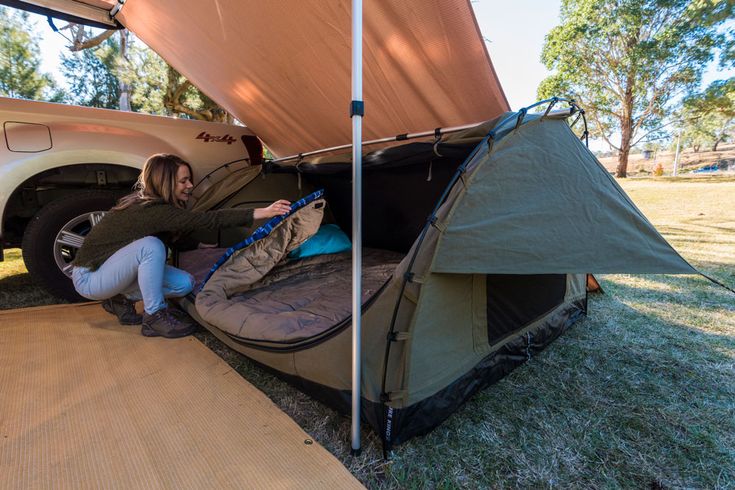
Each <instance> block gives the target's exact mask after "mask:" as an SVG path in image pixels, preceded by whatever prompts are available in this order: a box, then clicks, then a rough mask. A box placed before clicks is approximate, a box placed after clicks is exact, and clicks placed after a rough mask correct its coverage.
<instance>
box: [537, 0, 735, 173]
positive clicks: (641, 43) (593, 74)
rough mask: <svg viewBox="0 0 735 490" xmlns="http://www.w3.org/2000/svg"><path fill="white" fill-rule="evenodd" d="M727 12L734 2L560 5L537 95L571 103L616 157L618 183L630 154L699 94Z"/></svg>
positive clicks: (566, 1) (621, 0) (568, 1)
mask: <svg viewBox="0 0 735 490" xmlns="http://www.w3.org/2000/svg"><path fill="white" fill-rule="evenodd" d="M734 12H735V2H733V0H562V6H561V15H560V18H561V24H560V25H559V26H557V27H555V28H554V29H552V30H551V31H550V32H549V34H547V36H546V40H545V43H544V47H543V51H542V55H541V59H542V61H543V63H544V64H545V65H546V67H547V68H548V69H550V70H552V71H553V74H552V75H551V76H549V77H548V78H546V79H545V80H544V81H543V82H541V85H540V86H539V89H538V95H539V97H540V98H546V97H548V96H550V95H556V94H565V95H570V96H571V97H573V98H575V99H576V100H577V101H578V102H579V103H580V104H581V105H582V107H584V108H585V109H586V111H587V114H588V116H589V120H590V123H591V131H592V135H593V136H598V137H601V138H603V139H604V140H605V141H606V142H607V143H608V144H609V145H610V146H611V147H613V148H615V149H616V150H617V152H618V165H617V176H618V177H625V176H626V175H627V167H628V155H629V153H630V149H631V147H632V146H634V145H635V144H636V143H638V142H639V141H640V140H642V139H643V138H645V137H646V136H647V134H648V133H649V132H650V131H654V130H656V128H659V127H660V126H661V122H662V119H663V118H664V117H665V116H666V115H668V113H669V112H670V111H671V110H672V105H673V103H674V102H675V101H676V100H677V98H678V97H680V96H682V95H684V94H686V93H689V92H691V91H693V90H695V89H696V88H697V87H698V86H699V83H700V80H701V76H702V72H703V70H704V69H705V67H706V65H707V63H708V62H710V61H711V60H712V59H713V57H714V55H715V52H716V51H717V50H718V48H721V47H723V46H725V43H726V42H727V34H726V33H723V32H720V31H719V30H718V27H719V26H721V25H722V24H723V23H724V22H725V21H727V20H728V19H732V18H733V13H734ZM613 134H619V135H620V138H619V141H617V140H616V141H613V140H612V135H613Z"/></svg>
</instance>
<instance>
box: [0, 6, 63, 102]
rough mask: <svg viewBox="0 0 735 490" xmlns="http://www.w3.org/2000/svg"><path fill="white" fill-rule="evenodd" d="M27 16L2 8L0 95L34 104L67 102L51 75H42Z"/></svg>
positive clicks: (0, 12)
mask: <svg viewBox="0 0 735 490" xmlns="http://www.w3.org/2000/svg"><path fill="white" fill-rule="evenodd" d="M31 30H32V28H31V26H30V22H29V20H28V14H27V13H20V12H11V11H10V10H9V9H7V8H5V7H0V95H4V96H7V97H18V98H23V99H32V100H51V101H54V102H58V101H60V100H62V99H63V97H64V96H63V93H61V92H60V91H59V90H58V89H57V88H56V84H55V83H54V80H53V78H51V76H50V75H49V74H47V73H41V53H40V49H39V48H38V46H37V45H36V44H35V43H34V42H33V40H32V38H31V34H30V32H31Z"/></svg>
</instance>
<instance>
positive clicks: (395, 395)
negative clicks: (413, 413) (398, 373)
mask: <svg viewBox="0 0 735 490" xmlns="http://www.w3.org/2000/svg"><path fill="white" fill-rule="evenodd" d="M407 395H408V392H407V391H406V390H397V391H391V392H389V393H381V394H380V401H381V402H383V403H386V402H394V401H396V400H403V399H404V398H406V396H407Z"/></svg>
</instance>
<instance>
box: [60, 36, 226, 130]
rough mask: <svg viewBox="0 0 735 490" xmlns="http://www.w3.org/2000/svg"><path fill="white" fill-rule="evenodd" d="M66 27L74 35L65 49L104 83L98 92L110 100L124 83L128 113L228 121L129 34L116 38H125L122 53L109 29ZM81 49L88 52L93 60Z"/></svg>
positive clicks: (86, 86) (81, 87) (83, 84)
mask: <svg viewBox="0 0 735 490" xmlns="http://www.w3.org/2000/svg"><path fill="white" fill-rule="evenodd" d="M67 28H68V29H69V30H70V32H72V33H73V38H74V40H73V44H72V46H71V49H72V50H73V51H80V52H81V53H84V54H85V56H87V58H88V59H89V63H88V64H87V66H86V69H87V70H89V71H90V72H92V73H97V74H98V78H99V79H100V80H104V81H106V82H107V84H106V85H104V87H105V90H104V91H105V92H106V93H107V98H108V99H112V96H113V94H117V96H118V97H119V95H120V91H121V87H125V89H126V90H127V91H128V93H129V95H130V105H131V108H132V110H134V111H141V112H147V113H149V114H159V115H182V116H183V117H187V118H192V119H199V120H204V121H219V122H232V117H231V116H230V115H229V114H228V113H227V112H226V111H225V110H224V109H222V108H221V107H220V106H219V105H217V103H215V102H214V101H213V100H212V99H210V98H209V97H207V96H206V95H205V94H204V93H202V92H201V91H200V90H199V89H197V88H196V87H195V86H194V85H193V84H192V83H191V82H190V81H188V80H187V79H186V78H184V77H183V76H182V75H181V74H180V73H178V72H177V71H176V70H175V69H173V68H172V67H170V66H169V65H168V64H166V62H165V61H164V60H163V59H161V58H160V57H159V56H158V55H157V54H156V53H154V52H153V51H152V50H151V49H149V48H148V47H146V46H145V45H143V44H142V43H140V42H139V41H138V40H137V39H136V38H135V37H134V36H133V35H132V34H130V33H126V34H125V36H124V37H123V36H121V37H120V40H121V41H122V40H123V39H125V40H126V41H125V42H126V44H125V49H124V53H123V52H122V51H123V50H121V49H120V47H121V46H122V42H121V41H118V40H117V36H113V37H110V32H111V31H105V32H102V33H95V32H94V31H88V30H86V29H85V28H84V27H83V26H79V25H77V24H70V25H69V26H67ZM113 47H114V48H113ZM87 53H93V54H94V57H96V58H97V59H98V60H99V63H98V62H97V61H95V59H94V57H93V56H92V55H88V54H87ZM65 58H66V57H65ZM80 68H84V67H80ZM71 73H73V71H72V72H71ZM71 73H69V74H67V76H69V75H70V74H71ZM105 74H106V75H107V77H105V76H104V75H105ZM95 83H96V82H95V81H94V80H90V79H87V80H80V81H79V89H78V90H79V91H83V90H85V89H86V90H87V91H88V92H93V91H95V90H98V89H97V87H96V86H95V85H94V84H95ZM90 85H91V86H90ZM96 85H99V84H96ZM115 87H117V88H115ZM84 105H89V104H84ZM98 107H101V106H98Z"/></svg>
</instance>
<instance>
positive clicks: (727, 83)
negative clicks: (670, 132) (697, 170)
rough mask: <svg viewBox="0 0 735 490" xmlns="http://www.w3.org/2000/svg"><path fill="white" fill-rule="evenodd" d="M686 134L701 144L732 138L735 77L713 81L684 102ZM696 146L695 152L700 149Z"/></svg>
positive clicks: (683, 115)
mask: <svg viewBox="0 0 735 490" xmlns="http://www.w3.org/2000/svg"><path fill="white" fill-rule="evenodd" d="M681 115H682V120H683V121H684V124H683V127H682V130H683V131H682V135H686V138H688V139H691V140H692V142H693V143H694V145H696V147H695V148H696V149H698V148H697V147H698V146H699V145H701V144H710V145H712V151H717V146H718V145H719V144H720V143H723V142H726V141H728V140H729V139H730V138H732V136H733V132H735V77H733V78H730V79H727V80H718V81H716V82H712V83H711V84H710V86H709V87H707V89H706V90H704V91H703V92H700V93H698V94H694V95H690V96H689V97H687V98H685V99H684V102H683V103H682V111H681ZM696 149H695V151H696Z"/></svg>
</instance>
